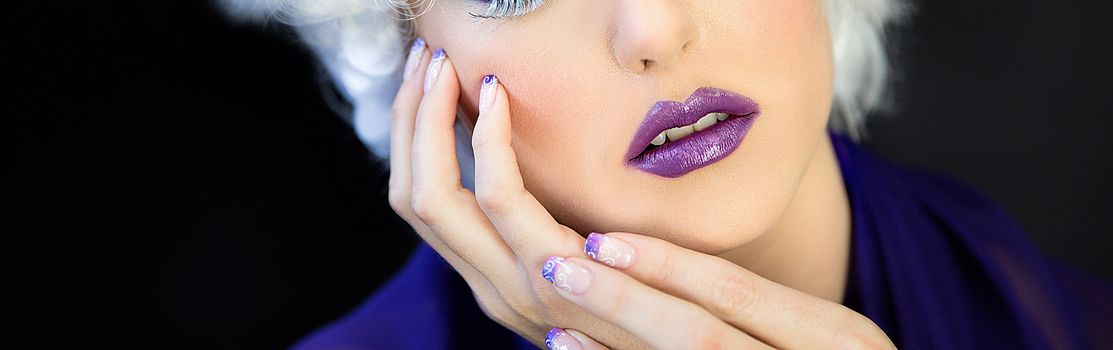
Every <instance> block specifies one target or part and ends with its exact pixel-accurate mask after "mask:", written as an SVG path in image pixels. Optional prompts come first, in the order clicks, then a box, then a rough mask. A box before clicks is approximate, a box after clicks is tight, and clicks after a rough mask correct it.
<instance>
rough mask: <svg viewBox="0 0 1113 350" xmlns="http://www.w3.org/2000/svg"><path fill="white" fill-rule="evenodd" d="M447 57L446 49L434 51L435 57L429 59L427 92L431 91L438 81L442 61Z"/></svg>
mask: <svg viewBox="0 0 1113 350" xmlns="http://www.w3.org/2000/svg"><path fill="white" fill-rule="evenodd" d="M445 57H447V56H446V55H445V53H444V49H437V51H433V58H432V59H430V60H429V68H428V69H427V70H426V71H425V92H429V90H430V89H432V88H433V84H434V83H436V82H437V78H438V77H440V76H441V63H443V62H444V59H445Z"/></svg>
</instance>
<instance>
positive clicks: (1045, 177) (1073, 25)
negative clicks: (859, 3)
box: [0, 0, 1113, 348]
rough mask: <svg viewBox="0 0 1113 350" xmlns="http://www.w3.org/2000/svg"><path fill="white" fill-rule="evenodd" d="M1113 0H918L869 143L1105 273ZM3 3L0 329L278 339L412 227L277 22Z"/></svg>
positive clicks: (1112, 238)
mask: <svg viewBox="0 0 1113 350" xmlns="http://www.w3.org/2000/svg"><path fill="white" fill-rule="evenodd" d="M172 3H173V4H172ZM1110 7H1111V6H1110V5H1108V2H1101V1H1091V2H1082V1H1075V0H1070V1H1056V2H1055V5H1051V4H1050V2H1037V1H1030V0H1023V1H981V0H979V1H969V0H966V1H957V0H947V1H924V2H921V3H919V10H918V11H917V13H916V15H915V16H914V17H913V20H914V22H913V23H914V25H912V26H909V27H907V28H905V29H902V30H900V31H899V32H898V33H896V36H897V37H899V39H900V44H899V45H897V46H895V47H894V51H895V53H896V55H897V56H896V65H897V67H898V69H900V72H901V73H900V74H901V75H900V76H899V77H898V81H897V83H896V86H895V88H896V90H895V91H896V96H895V97H896V101H897V104H896V107H897V108H896V109H895V110H894V112H890V113H885V114H883V115H880V116H878V118H876V119H875V121H874V122H873V123H872V124H871V128H870V136H871V138H870V139H869V140H868V142H866V145H867V146H868V147H869V148H870V149H873V150H875V151H877V152H879V153H881V154H883V155H885V156H887V157H889V158H890V159H893V160H895V161H898V162H901V163H905V164H910V165H915V166H924V167H929V168H933V169H937V170H940V171H943V172H946V173H949V174H952V175H955V176H958V177H960V178H962V179H964V180H966V181H968V182H970V183H972V184H974V185H975V186H977V187H979V188H981V189H983V190H985V191H986V192H987V193H988V194H989V195H990V196H992V197H993V198H995V199H996V200H998V201H999V202H1000V203H1001V204H1002V205H1004V206H1005V207H1006V208H1007V209H1008V210H1009V211H1011V212H1012V213H1013V214H1014V215H1015V216H1016V217H1018V218H1019V220H1020V221H1021V222H1022V223H1023V225H1024V226H1025V227H1027V228H1028V230H1029V231H1030V233H1031V236H1032V238H1033V240H1034V241H1035V242H1036V243H1037V244H1038V245H1039V246H1040V247H1041V249H1042V250H1043V251H1044V252H1046V253H1047V254H1049V255H1051V256H1053V257H1055V258H1057V259H1059V260H1062V261H1065V262H1067V263H1068V264H1072V265H1075V266H1077V267H1079V268H1082V269H1084V270H1087V271H1090V272H1091V273H1094V274H1098V275H1102V276H1105V277H1107V278H1109V277H1113V256H1111V255H1110V254H1108V253H1107V252H1108V251H1110V248H1113V244H1111V243H1113V224H1111V223H1110V209H1111V205H1110V198H1111V197H1113V186H1111V185H1110V182H1109V179H1110V178H1111V177H1113V169H1111V166H1110V163H1109V160H1110V155H1111V154H1110V151H1111V150H1113V147H1111V144H1110V143H1111V142H1113V141H1111V140H1110V136H1111V135H1113V133H1111V131H1113V130H1111V129H1113V122H1111V118H1113V105H1111V103H1110V102H1111V101H1113V99H1111V98H1110V95H1111V94H1113V83H1111V82H1113V68H1111V66H1110V64H1109V62H1113V59H1111V56H1113V30H1111V26H1110V24H1109V22H1108V20H1107V16H1108V15H1107V14H1108V13H1110V11H1109V10H1110V9H1111V8H1110ZM5 17H8V18H9V21H6V22H7V23H9V25H11V28H10V29H7V32H8V33H10V34H14V35H9V36H8V37H6V38H5V39H7V40H4V42H3V43H4V47H5V49H4V56H6V59H5V61H7V62H8V63H7V64H5V67H6V68H7V72H6V73H7V74H5V79H4V80H5V83H6V84H7V85H9V89H7V92H6V93H5V95H6V96H7V97H6V98H5V103H4V108H5V110H6V111H5V113H4V114H5V116H6V119H7V120H10V121H14V122H15V123H14V124H15V125H14V126H12V127H6V128H4V131H5V132H4V134H6V135H8V138H9V139H10V140H15V142H14V143H11V145H10V146H9V147H8V152H6V153H9V154H10V155H9V156H8V157H6V159H7V160H8V161H7V162H5V163H6V164H5V167H4V169H5V171H4V172H5V173H6V174H8V175H9V176H11V177H10V179H12V180H10V182H9V183H10V185H11V188H10V189H9V191H7V194H6V195H5V196H4V197H5V198H7V199H9V201H10V202H11V204H12V206H10V207H11V208H14V210H12V211H9V212H8V213H7V214H8V215H6V216H10V217H9V219H8V220H5V221H7V222H9V223H10V225H9V226H8V227H10V229H7V230H5V233H4V234H3V237H4V243H3V258H2V259H3V268H4V271H2V274H0V276H3V281H4V290H5V291H7V292H8V293H5V294H7V295H8V296H7V297H6V298H5V304H8V305H7V306H5V307H4V309H3V317H2V318H0V319H2V320H3V321H0V322H3V329H4V331H5V332H4V333H6V334H9V335H13V336H14V337H12V336H9V337H7V339H6V340H7V341H9V342H19V341H25V340H30V341H34V342H35V343H33V344H37V345H40V346H45V345H70V346H82V347H92V346H98V345H111V346H143V347H159V348H162V347H198V346H204V347H262V348H274V347H282V346H287V345H289V344H291V342H293V341H295V340H296V339H297V338H298V337H300V336H301V335H303V334H305V333H306V332H309V331H311V330H312V329H314V328H315V327H318V326H320V325H321V324H322V323H324V322H327V321H328V320H331V319H334V318H336V317H339V316H341V315H343V314H344V312H345V311H346V310H349V309H351V308H352V307H354V306H355V305H356V304H357V303H358V302H359V301H360V300H361V299H362V298H363V297H365V296H366V295H368V294H369V293H370V292H371V291H372V290H374V288H375V287H376V286H377V285H378V284H379V283H381V282H382V281H383V280H384V279H385V278H387V277H389V274H390V273H391V272H392V271H393V270H394V269H395V268H396V267H397V266H398V265H399V264H400V263H401V262H402V261H403V259H404V258H405V256H406V255H407V254H408V252H409V250H410V249H411V248H412V246H413V244H414V243H415V242H416V238H415V235H414V234H413V233H412V232H410V231H409V230H408V229H407V227H406V226H405V225H404V223H402V222H401V221H400V220H399V219H397V218H396V217H395V216H394V215H393V214H392V213H391V211H390V209H389V207H388V206H387V204H386V197H385V179H386V177H385V176H384V174H385V173H384V170H383V169H382V167H381V166H379V165H377V164H375V163H374V162H371V161H370V159H371V158H370V157H371V156H370V154H369V153H368V152H367V151H366V150H365V149H364V148H363V147H362V145H361V144H360V143H359V142H358V140H357V139H356V138H355V137H354V135H353V134H352V131H351V129H350V128H349V127H348V126H347V125H346V124H345V123H344V122H343V121H341V120H340V119H339V118H337V117H336V116H335V114H334V113H333V112H332V111H330V110H329V109H328V108H327V107H326V105H325V103H324V99H323V98H322V97H321V96H322V95H321V94H320V91H321V89H320V86H321V83H320V82H319V81H318V79H317V78H316V77H317V70H316V67H315V65H314V64H313V62H312V60H311V59H310V57H309V56H308V55H307V54H306V53H305V52H304V51H303V50H302V49H300V48H299V47H298V46H297V44H296V42H295V40H294V38H293V37H292V36H290V35H289V34H288V33H284V32H282V31H281V30H278V29H276V28H270V29H268V30H260V29H258V28H249V27H240V26H233V25H229V24H226V23H225V22H224V21H223V20H222V19H221V18H220V17H219V16H218V15H217V13H216V12H215V11H214V10H213V9H211V8H210V7H208V6H207V5H205V3H204V2H202V1H193V2H188V3H186V2H169V1H121V2H110V3H98V2H73V3H70V4H62V3H59V2H40V4H38V5H28V4H14V5H9V10H8V11H7V14H6V16H5Z"/></svg>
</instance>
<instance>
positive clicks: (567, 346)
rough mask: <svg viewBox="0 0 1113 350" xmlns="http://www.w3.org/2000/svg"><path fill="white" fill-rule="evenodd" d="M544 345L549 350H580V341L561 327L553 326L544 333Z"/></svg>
mask: <svg viewBox="0 0 1113 350" xmlns="http://www.w3.org/2000/svg"><path fill="white" fill-rule="evenodd" d="M545 347H547V348H549V350H580V349H581V348H582V347H581V346H580V341H579V340H576V337H573V336H572V335H571V334H568V332H565V331H564V330H563V329H560V328H556V327H553V329H550V330H549V333H548V334H545Z"/></svg>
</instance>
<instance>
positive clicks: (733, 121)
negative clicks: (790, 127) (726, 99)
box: [629, 113, 757, 178]
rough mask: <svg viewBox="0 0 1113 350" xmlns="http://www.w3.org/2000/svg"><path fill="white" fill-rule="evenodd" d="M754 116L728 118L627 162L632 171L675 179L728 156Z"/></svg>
mask: <svg viewBox="0 0 1113 350" xmlns="http://www.w3.org/2000/svg"><path fill="white" fill-rule="evenodd" d="M754 119H757V113H751V114H747V115H744V116H732V117H730V118H729V119H727V120H724V121H721V122H718V123H715V125H712V126H711V127H709V128H707V129H703V130H700V131H697V132H695V133H692V134H691V135H688V137H685V138H682V139H680V140H678V141H672V142H669V143H666V144H664V145H661V147H657V148H654V149H653V150H650V151H649V152H645V153H642V154H639V155H638V156H637V157H634V159H631V160H630V161H629V164H630V165H631V166H633V167H635V168H638V169H641V170H643V171H645V172H648V173H650V174H654V175H658V176H664V177H669V178H676V177H681V176H684V175H685V174H688V173H690V172H692V171H694V170H696V169H699V168H702V167H705V166H708V165H711V164H712V163H715V162H718V161H719V160H722V159H723V158H726V157H727V156H729V155H730V154H731V153H732V152H734V150H736V149H738V145H740V144H742V139H743V138H745V137H746V133H748V132H749V131H750V127H751V126H753V124H754Z"/></svg>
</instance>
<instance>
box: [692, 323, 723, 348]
mask: <svg viewBox="0 0 1113 350" xmlns="http://www.w3.org/2000/svg"><path fill="white" fill-rule="evenodd" d="M709 323H710V322H702V323H697V324H698V325H699V326H697V327H695V329H694V330H693V331H692V334H693V337H692V342H691V346H692V349H698V350H710V349H725V348H726V344H725V343H726V341H725V337H726V331H725V329H724V328H723V327H722V326H720V325H716V324H709Z"/></svg>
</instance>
